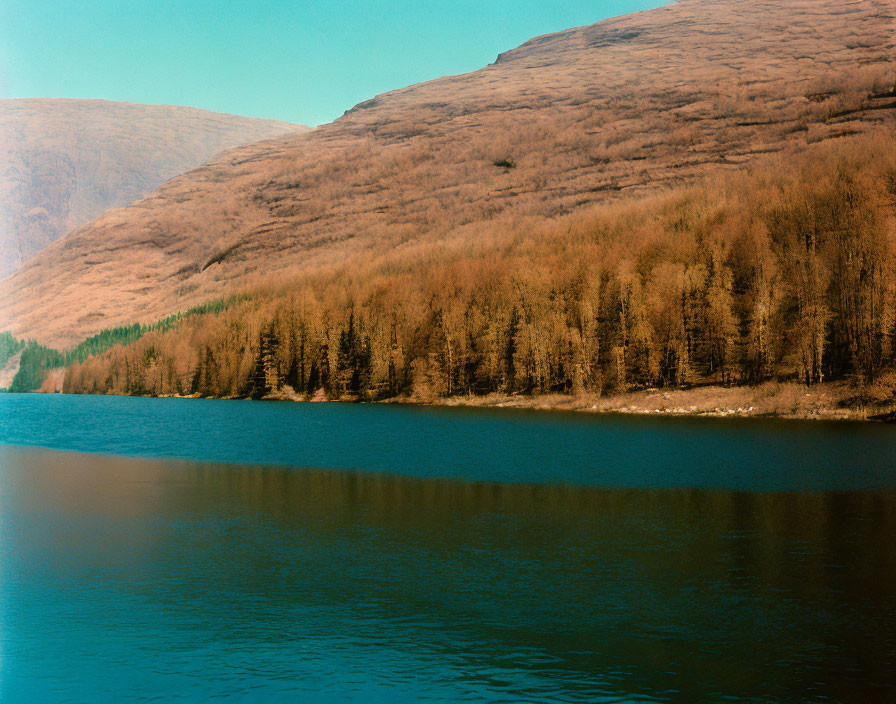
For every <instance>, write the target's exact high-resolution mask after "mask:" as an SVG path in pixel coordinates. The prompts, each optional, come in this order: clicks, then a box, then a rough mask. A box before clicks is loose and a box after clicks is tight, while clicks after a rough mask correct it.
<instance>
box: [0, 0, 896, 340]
mask: <svg viewBox="0 0 896 704" xmlns="http://www.w3.org/2000/svg"><path fill="white" fill-rule="evenodd" d="M785 19H786V20H789V21H787V22H785V21H784V20H785ZM893 22H894V19H893V12H892V7H891V6H890V5H888V4H887V3H881V2H877V1H876V0H859V1H858V2H855V3H851V4H850V5H848V6H843V4H842V3H839V2H833V1H832V0H787V2H784V3H772V2H767V1H766V0H754V1H752V2H741V3H725V2H719V1H716V0H679V2H677V3H674V4H672V5H668V6H664V7H660V8H657V9H655V10H648V11H642V12H639V13H635V14H633V15H627V16H623V17H620V18H614V19H611V20H605V21H603V22H600V23H597V24H595V25H589V26H585V27H580V28H574V29H571V30H566V31H564V32H560V33H554V34H550V35H544V36H543V37H537V38H534V39H532V40H530V41H528V42H526V43H524V44H522V45H521V46H520V47H517V48H516V49H512V50H510V51H508V52H504V53H502V54H501V55H499V57H498V60H497V61H496V63H494V64H490V65H489V66H486V67H484V68H483V69H480V70H479V71H475V72H471V73H468V74H462V75H459V76H451V77H445V78H441V79H436V80H434V81H429V82H426V83H423V84H417V85H415V86H408V87H405V88H401V89H398V90H395V91H390V92H387V93H384V94H381V95H378V96H375V97H374V98H372V99H371V100H369V101H364V102H362V103H359V104H358V105H356V106H355V107H354V108H352V109H351V110H348V111H347V112H346V113H345V115H343V117H341V118H339V119H338V120H336V121H335V122H334V123H331V124H329V125H324V126H321V127H319V128H317V129H316V130H315V131H314V132H313V133H310V134H308V135H304V136H302V137H300V138H299V137H292V136H286V137H279V138H276V137H275V138H273V139H270V140H266V141H265V142H263V143H260V144H252V145H244V146H241V147H236V148H234V149H233V150H231V151H229V152H228V153H227V154H226V155H225V156H223V157H221V158H218V159H216V160H214V161H212V162H209V163H206V164H203V165H201V166H199V167H197V168H195V169H193V170H191V171H190V172H188V173H187V174H184V175H182V176H179V177H177V178H174V179H172V180H171V181H169V182H167V183H165V184H164V185H162V186H161V187H160V188H158V189H157V190H156V191H154V192H153V193H151V194H149V195H147V196H146V197H145V198H143V199H141V200H140V201H138V202H136V203H134V204H133V205H132V206H130V207H128V208H124V209H121V210H117V211H110V212H107V213H104V214H103V215H101V216H100V217H99V218H98V219H97V220H95V221H93V222H92V223H90V224H89V225H87V226H84V227H82V228H79V229H78V230H76V231H74V232H73V233H71V234H70V235H69V236H68V237H66V238H65V240H64V241H62V242H59V243H57V244H55V245H53V246H51V247H50V248H48V249H47V250H46V251H45V252H44V253H42V255H41V256H40V257H38V258H36V259H35V260H32V261H31V262H29V263H28V265H26V266H25V267H24V268H23V269H22V270H20V271H19V272H18V273H17V274H16V275H14V276H13V277H10V278H9V279H7V280H5V281H4V282H3V289H4V290H2V291H0V328H2V329H7V330H11V331H13V332H14V333H16V334H17V335H19V336H34V337H37V338H38V339H42V340H45V341H48V342H53V343H57V344H71V343H73V342H76V341H78V340H79V339H82V338H83V337H84V336H86V335H88V334H92V333H94V332H96V331H98V330H100V329H103V328H109V327H113V326H115V325H118V324H122V323H130V322H133V321H152V320H155V319H158V318H160V317H163V316H164V315H167V314H170V313H172V312H176V311H177V310H180V309H185V308H187V307H189V306H191V305H195V304H197V303H201V302H202V301H206V300H211V299H213V298H217V297H220V296H221V295H224V294H227V293H232V292H235V291H238V290H242V289H245V288H246V287H249V286H252V285H256V284H258V283H261V282H265V281H271V280H276V279H277V278H278V277H281V278H283V277H285V278H289V277H290V276H295V275H298V274H300V273H302V272H308V271H313V270H314V268H315V267H321V266H332V265H335V264H337V263H338V262H343V261H351V260H352V259H353V258H355V257H358V256H368V255H369V254H370V253H374V252H378V251H384V250H388V249H393V248H396V247H402V246H406V244H407V243H410V242H416V241H421V242H422V241H426V240H429V241H431V240H432V239H433V238H440V237H446V236H448V235H449V234H451V233H454V234H453V235H452V236H455V235H457V234H458V233H460V232H461V231H462V230H463V229H464V228H471V227H474V228H475V227H478V226H479V225H481V224H484V223H495V222H501V221H503V220H504V219H511V220H512V219H520V218H535V219H551V218H555V217H557V216H558V215H563V214H568V213H573V212H577V211H579V210H582V209H587V208H589V207H592V206H594V205H595V204H598V203H603V202H606V201H607V200H614V199H619V198H631V197H641V196H649V195H650V194H655V193H662V192H664V191H666V190H669V189H671V188H675V187H678V186H680V185H681V184H687V183H692V182H694V181H695V180H696V179H700V178H704V177H706V176H707V175H709V174H711V173H713V172H714V171H716V170H719V169H722V170H737V169H740V168H742V166H743V165H745V164H747V163H750V162H752V161H754V160H755V159H757V158H759V157H761V156H762V155H763V154H769V153H786V152H788V150H790V151H793V150H797V151H798V150H800V149H803V148H804V147H805V146H806V145H808V144H813V143H816V142H819V141H825V140H830V139H839V138H842V137H845V136H849V135H850V134H863V133H866V132H867V131H869V130H872V129H876V128H878V127H880V126H881V125H883V126H888V125H892V122H893V116H894V112H896V111H894V107H896V106H894V105H893V101H892V100H891V99H890V98H888V97H887V91H888V90H892V84H893V82H894V81H893V76H894V73H893V69H892V68H891V66H892V62H891V59H892V57H893V56H894V43H893V42H894V39H893V34H892V33H891V32H890V31H889V30H890V28H891V27H892V26H893ZM87 262H89V266H88V265H87V264H86V263H87ZM77 298H80V299H82V300H85V301H89V302H88V303H87V304H86V305H84V306H83V308H82V309H80V310H77V311H72V310H67V309H65V308H60V306H58V304H57V303H54V302H58V301H64V300H72V299H77Z"/></svg>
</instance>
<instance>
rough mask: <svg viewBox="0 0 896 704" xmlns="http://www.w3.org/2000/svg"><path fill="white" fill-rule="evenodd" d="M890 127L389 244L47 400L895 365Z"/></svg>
mask: <svg viewBox="0 0 896 704" xmlns="http://www.w3.org/2000/svg"><path fill="white" fill-rule="evenodd" d="M894 214H896V138H894V136H893V135H892V134H890V133H889V132H881V133H877V134H875V135H872V136H870V137H846V138H839V139H835V140H829V141H825V142H821V143H818V144H814V145H811V146H810V147H808V148H807V149H805V150H803V151H802V152H801V153H799V154H790V155H779V156H774V157H770V158H769V159H768V160H766V161H765V162H762V163H760V164H757V165H755V166H753V167H751V168H750V169H749V170H742V171H736V172H735V171H729V172H723V173H721V174H719V173H718V172H717V174H716V176H715V177H714V178H712V179H707V180H706V181H704V182H702V183H700V184H698V185H696V186H692V187H689V188H686V189H681V190H679V191H672V192H665V193H662V194H660V195H655V196H652V197H648V198H644V199H641V200H637V201H635V200H628V201H625V200H623V201H620V202H614V203H607V204H603V205H598V206H596V207H591V209H589V210H587V211H584V212H577V213H572V214H569V215H565V216H562V217H559V218H554V219H551V220H548V219H536V218H512V217H502V218H497V217H496V218H495V219H493V220H490V221H487V222H485V223H484V224H483V223H472V224H471V225H470V226H469V227H468V228H466V229H463V230H462V236H453V237H448V236H446V237H445V238H444V239H442V240H432V239H430V240H425V241H419V242H414V241H409V242H407V243H405V244H404V245H402V246H397V247H395V248H394V249H393V250H392V251H390V252H388V253H386V254H382V255H377V256H371V257H370V258H369V259H365V258H361V257H359V258H356V259H355V260H353V261H346V262H342V263H340V264H336V265H333V266H332V267H330V268H328V269H325V270H316V271H313V272H309V273H305V274H303V275H301V276H300V277H297V278H295V279H293V280H290V281H279V280H278V281H272V282H271V284H270V286H268V287H267V288H258V289H256V290H253V291H247V292H246V294H245V295H243V296H241V297H239V298H236V299H233V300H230V301H228V303H227V305H216V306H211V307H209V309H208V310H200V311H194V313H193V314H191V315H183V316H175V317H174V318H175V319H173V320H172V321H170V323H169V324H166V325H157V326H155V327H150V328H148V329H146V330H141V334H140V335H139V337H137V339H134V340H130V339H125V340H122V342H124V343H125V344H116V345H114V346H111V347H110V348H109V349H107V350H105V351H101V352H100V353H94V354H91V355H88V356H85V355H76V356H75V357H72V358H70V359H69V360H67V361H68V362H69V363H70V366H69V368H68V370H67V372H66V375H65V383H64V390H65V391H66V392H68V393H94V394H95V393H98V394H107V393H111V394H132V395H175V394H176V395H198V396H208V397H251V398H265V397H286V398H308V397H312V396H316V397H318V398H323V397H326V398H330V399H346V400H348V399H352V400H379V399H385V398H390V397H408V398H412V399H416V400H427V399H434V398H439V397H447V396H461V395H476V394H489V393H492V392H501V393H507V394H544V393H569V394H576V393H583V392H588V393H597V394H609V393H614V392H619V391H628V390H633V389H641V388H654V387H659V388H662V387H670V388H687V387H691V386H698V385H708V384H715V385H741V384H756V383H760V382H762V381H765V380H772V379H775V380H788V381H799V382H801V383H803V384H807V385H813V384H818V383H822V382H825V381H830V380H848V381H849V382H851V383H853V384H855V385H856V386H857V387H865V386H868V385H873V384H876V383H879V382H880V380H881V379H886V378H890V377H891V376H892V374H893V370H894V365H896V225H894V222H896V219H894Z"/></svg>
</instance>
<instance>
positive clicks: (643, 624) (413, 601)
mask: <svg viewBox="0 0 896 704" xmlns="http://www.w3.org/2000/svg"><path fill="white" fill-rule="evenodd" d="M0 443H2V445H0V701H2V702H55V701H73V702H80V701H83V702H126V701H151V700H156V701H187V702H194V701H195V702H203V701H209V700H214V699H223V700H232V701H250V702H269V701H288V702H291V701H298V702H330V701H355V702H418V701H428V702H454V701H501V702H553V701H557V702H572V701H581V702H604V701H605V702H697V701H736V702H741V701H760V702H781V701H795V702H830V701H847V702H852V701H855V702H877V701H881V702H889V701H894V700H896V675H894V673H896V541H894V538H896V428H894V427H893V426H873V425H857V424H827V425H826V424H812V423H784V422H764V421H731V420H729V419H726V420H724V421H701V420H698V419H691V420H687V419H646V418H612V417H583V416H572V415H564V414H545V413H528V412H522V413H521V412H514V411H505V412H498V411H462V410H457V409H421V408H406V407H383V406H352V405H339V404H327V405H301V404H276V403H272V404H268V403H251V402H218V401H194V400H173V399H127V398H94V397H46V396H0ZM72 450H77V451H78V452H72ZM96 453H108V454H96ZM173 458H180V459H173Z"/></svg>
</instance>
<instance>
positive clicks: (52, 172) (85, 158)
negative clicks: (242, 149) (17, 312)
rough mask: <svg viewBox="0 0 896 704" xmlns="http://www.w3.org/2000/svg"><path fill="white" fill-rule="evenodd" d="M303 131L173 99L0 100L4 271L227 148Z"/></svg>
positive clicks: (0, 254) (0, 267)
mask: <svg viewBox="0 0 896 704" xmlns="http://www.w3.org/2000/svg"><path fill="white" fill-rule="evenodd" d="M303 129H305V128H300V127H297V126H295V125H290V124H287V123H284V122H277V121H274V120H259V119H252V118H246V117H239V116H236V115H224V114H220V113H213V112H208V111H206V110H198V109H196V108H188V107H176V106H170V105H134V104H130V103H114V102H108V101H104V100H68V99H51V98H27V99H7V100H0V161H2V163H3V164H4V171H3V173H2V174H0V228H2V229H0V276H5V275H7V274H9V273H11V272H12V271H14V270H15V269H17V268H18V267H19V266H21V265H22V263H24V262H25V261H26V260H28V259H29V258H31V257H32V256H33V255H34V254H36V253H37V252H38V251H40V250H41V249H43V248H44V247H46V246H47V245H48V244H50V243H51V242H54V241H55V240H57V239H59V238H60V237H61V236H63V235H65V234H66V233H68V232H70V231H71V230H73V229H75V228H76V227H78V226H80V225H83V224H85V223H86V222H88V221H89V220H91V219H92V218H94V217H96V216H97V215H99V214H100V213H102V212H103V211H104V210H107V209H109V208H118V207H121V206H124V205H128V204H129V203H131V202H133V201H135V200H137V199H138V198H141V197H142V196H145V195H146V194H147V193H149V192H150V191H152V190H153V189H154V188H156V187H157V186H159V185H161V184H162V183H163V182H164V181H167V180H168V179H169V178H172V177H173V176H177V175H179V174H182V173H183V172H185V171H188V170H189V169H192V168H193V167H195V166H199V165H200V164H202V163H204V162H206V161H208V160H209V159H211V158H212V157H213V156H215V155H216V154H218V153H219V152H221V151H223V150H224V149H228V148H230V147H234V146H237V145H240V144H245V143H247V142H255V141H258V140H260V139H265V138H268V137H274V136H277V135H281V134H284V133H288V132H289V133H291V132H294V131H296V130H303Z"/></svg>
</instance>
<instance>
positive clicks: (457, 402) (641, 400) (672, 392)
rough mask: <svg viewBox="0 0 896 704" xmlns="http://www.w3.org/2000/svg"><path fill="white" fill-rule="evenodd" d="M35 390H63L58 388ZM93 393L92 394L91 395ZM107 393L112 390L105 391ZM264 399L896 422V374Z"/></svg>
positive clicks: (287, 394)
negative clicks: (602, 390) (862, 379)
mask: <svg viewBox="0 0 896 704" xmlns="http://www.w3.org/2000/svg"><path fill="white" fill-rule="evenodd" d="M29 393H49V394H54V395H55V394H61V393H62V392H61V389H59V388H58V387H57V388H56V389H53V390H49V389H45V390H40V391H35V392H29ZM88 395H90V394H88ZM99 395H106V394H99ZM156 398H182V399H189V398H206V397H201V396H198V395H195V394H189V395H179V394H171V395H164V396H158V397H156ZM208 398H215V399H218V400H253V399H247V398H245V397H241V396H223V397H208ZM259 400H261V401H289V402H292V403H358V402H362V403H373V404H399V405H416V406H429V407H434V408H437V407H461V408H516V409H524V410H539V411H562V412H575V413H594V414H619V415H645V416H675V417H688V416H692V417H706V418H751V417H752V418H781V419H790V420H823V421H864V422H872V423H896V378H890V379H888V380H887V381H884V382H881V383H879V384H877V385H875V386H874V387H869V388H866V390H865V393H864V394H863V395H860V392H859V390H858V389H856V388H855V387H853V386H850V385H849V384H848V383H846V382H842V381H837V382H825V383H822V384H816V385H814V386H805V385H803V384H799V383H794V382H764V383H762V384H759V385H756V386H731V387H726V386H714V385H708V386H699V387H694V388H690V389H643V390H638V391H628V392H624V393H618V394H611V395H599V394H595V393H582V394H561V393H557V394H539V395H523V394H502V393H492V394H487V395H483V396H475V395H467V396H450V397H446V398H432V397H423V396H418V395H413V394H411V395H403V396H395V397H391V398H386V399H380V400H374V401H361V400H359V399H357V398H349V397H340V398H327V397H326V396H325V395H324V394H323V393H322V391H318V392H317V393H316V394H314V395H312V396H308V395H302V394H297V393H295V392H294V391H293V390H292V389H291V388H290V387H288V386H287V387H284V388H283V389H282V390H280V391H278V392H277V393H274V394H269V395H268V396H265V397H264V398H263V399H259Z"/></svg>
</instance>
